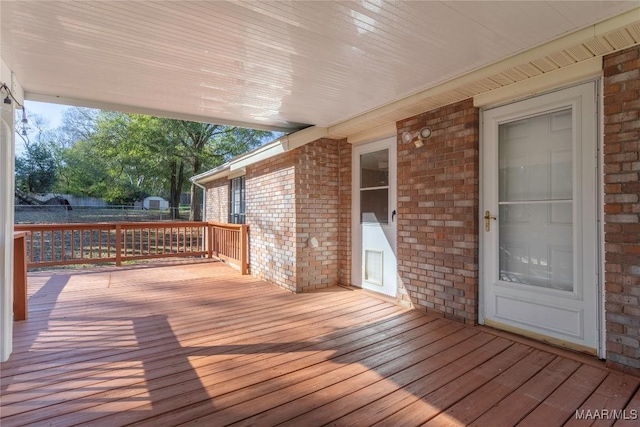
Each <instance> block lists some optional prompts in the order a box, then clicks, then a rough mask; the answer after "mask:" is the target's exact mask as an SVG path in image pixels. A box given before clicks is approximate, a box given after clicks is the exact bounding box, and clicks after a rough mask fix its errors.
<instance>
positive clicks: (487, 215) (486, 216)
mask: <svg viewBox="0 0 640 427" xmlns="http://www.w3.org/2000/svg"><path fill="white" fill-rule="evenodd" d="M492 219H493V220H496V219H498V218H497V217H495V216H491V212H489V211H484V230H485V231H491V220H492Z"/></svg>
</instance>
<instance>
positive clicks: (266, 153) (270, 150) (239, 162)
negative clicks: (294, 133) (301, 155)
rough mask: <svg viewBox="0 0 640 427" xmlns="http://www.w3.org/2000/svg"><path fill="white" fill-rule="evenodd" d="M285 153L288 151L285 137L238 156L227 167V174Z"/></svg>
mask: <svg viewBox="0 0 640 427" xmlns="http://www.w3.org/2000/svg"><path fill="white" fill-rule="evenodd" d="M285 151H288V143H287V139H286V137H284V139H283V138H280V139H279V140H276V141H274V142H273V143H269V144H267V145H264V146H263V147H260V148H259V149H257V150H254V151H251V152H249V153H247V154H246V155H243V156H240V157H238V158H237V159H235V160H231V161H230V162H229V163H228V165H229V172H232V171H235V170H238V169H243V168H246V167H247V166H249V165H253V164H255V163H258V162H260V161H262V160H266V159H269V158H271V157H274V156H277V155H278V154H282V153H284V152H285Z"/></svg>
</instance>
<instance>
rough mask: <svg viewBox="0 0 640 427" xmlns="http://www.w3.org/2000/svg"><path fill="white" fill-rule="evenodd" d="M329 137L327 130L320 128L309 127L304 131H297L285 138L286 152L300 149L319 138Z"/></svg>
mask: <svg viewBox="0 0 640 427" xmlns="http://www.w3.org/2000/svg"><path fill="white" fill-rule="evenodd" d="M328 135H329V132H328V129H327V128H325V127H320V126H311V127H309V128H306V129H302V130H299V131H298V132H296V133H292V134H291V135H288V136H287V142H288V147H287V148H288V150H294V149H296V148H298V147H302V146H303V145H306V144H308V143H310V142H313V141H316V140H318V139H320V138H326V137H327V136H328Z"/></svg>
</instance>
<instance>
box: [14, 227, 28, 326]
mask: <svg viewBox="0 0 640 427" xmlns="http://www.w3.org/2000/svg"><path fill="white" fill-rule="evenodd" d="M27 234H28V232H24V231H23V232H18V233H14V235H13V320H27V317H28V308H27V304H28V297H27Z"/></svg>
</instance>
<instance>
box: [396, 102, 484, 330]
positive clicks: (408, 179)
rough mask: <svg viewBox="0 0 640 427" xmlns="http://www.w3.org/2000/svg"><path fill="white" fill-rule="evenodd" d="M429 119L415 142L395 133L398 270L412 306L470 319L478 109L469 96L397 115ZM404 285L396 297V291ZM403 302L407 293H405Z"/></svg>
mask: <svg viewBox="0 0 640 427" xmlns="http://www.w3.org/2000/svg"><path fill="white" fill-rule="evenodd" d="M424 126H429V127H430V128H431V130H432V131H433V135H432V137H431V138H430V139H429V140H427V141H426V143H425V145H424V146H423V147H421V148H416V147H415V146H414V144H413V143H409V144H405V143H402V140H401V139H400V138H398V274H399V282H400V287H401V289H404V291H406V294H407V295H405V296H404V298H405V299H406V298H409V299H410V302H411V303H412V304H413V305H414V306H415V307H420V308H423V309H427V310H433V311H437V312H440V313H443V314H444V315H445V317H447V318H450V319H455V320H458V321H462V322H465V323H468V324H474V323H476V321H477V306H478V195H479V187H478V181H479V166H478V162H479V116H478V110H477V109H476V108H474V107H473V101H472V100H471V99H469V100H465V101H461V102H458V103H456V104H453V105H449V106H447V107H443V108H439V109H437V110H433V111H429V112H427V113H423V114H420V115H418V116H414V117H411V118H408V119H405V120H402V121H400V122H398V123H397V128H398V135H400V134H402V132H404V131H416V130H418V129H420V128H422V127H424ZM404 291H403V290H401V291H400V297H401V298H403V295H402V294H403V292H404ZM405 302H408V301H405Z"/></svg>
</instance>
